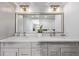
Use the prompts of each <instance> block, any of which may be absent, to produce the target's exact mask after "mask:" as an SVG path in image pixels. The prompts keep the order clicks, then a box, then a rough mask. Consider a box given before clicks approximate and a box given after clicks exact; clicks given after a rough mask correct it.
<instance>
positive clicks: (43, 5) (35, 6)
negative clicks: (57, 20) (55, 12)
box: [14, 2, 66, 12]
mask: <svg viewBox="0 0 79 59" xmlns="http://www.w3.org/2000/svg"><path fill="white" fill-rule="evenodd" d="M14 4H15V5H16V10H18V8H19V5H29V9H30V10H31V12H47V11H48V9H49V7H50V5H60V6H61V7H64V6H65V4H66V2H15V3H14Z"/></svg>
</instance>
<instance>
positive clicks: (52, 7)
mask: <svg viewBox="0 0 79 59" xmlns="http://www.w3.org/2000/svg"><path fill="white" fill-rule="evenodd" d="M50 7H51V9H52V10H53V11H57V8H59V7H60V5H50Z"/></svg>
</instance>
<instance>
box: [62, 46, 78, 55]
mask: <svg viewBox="0 0 79 59" xmlns="http://www.w3.org/2000/svg"><path fill="white" fill-rule="evenodd" d="M61 55H62V56H79V48H78V47H64V48H61Z"/></svg>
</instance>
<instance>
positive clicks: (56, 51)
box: [0, 36, 79, 56]
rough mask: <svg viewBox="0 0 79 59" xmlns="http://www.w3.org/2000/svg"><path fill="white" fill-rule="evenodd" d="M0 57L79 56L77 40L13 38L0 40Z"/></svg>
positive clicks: (63, 38) (60, 37)
mask: <svg viewBox="0 0 79 59" xmlns="http://www.w3.org/2000/svg"><path fill="white" fill-rule="evenodd" d="M0 55H1V56H79V39H71V38H67V37H62V36H59V37H56V36H52V37H50V36H48V37H47V36H45V37H44V36H42V37H30V36H14V37H9V38H7V39H3V40H0Z"/></svg>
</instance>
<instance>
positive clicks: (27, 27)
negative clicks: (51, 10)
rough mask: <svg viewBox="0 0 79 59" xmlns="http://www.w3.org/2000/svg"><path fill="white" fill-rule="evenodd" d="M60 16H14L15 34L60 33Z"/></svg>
mask: <svg viewBox="0 0 79 59" xmlns="http://www.w3.org/2000/svg"><path fill="white" fill-rule="evenodd" d="M61 16H62V15H61V14H58V15H55V14H52V15H51V14H44V15H41V14H40V15H39V14H37V15H29V14H27V15H26V14H25V15H16V32H20V33H23V32H25V33H32V32H36V33H39V32H41V33H42V32H45V31H46V32H55V33H61V32H62V18H61Z"/></svg>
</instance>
